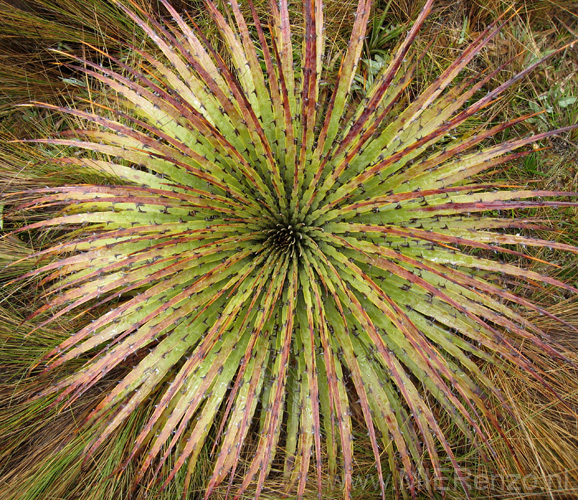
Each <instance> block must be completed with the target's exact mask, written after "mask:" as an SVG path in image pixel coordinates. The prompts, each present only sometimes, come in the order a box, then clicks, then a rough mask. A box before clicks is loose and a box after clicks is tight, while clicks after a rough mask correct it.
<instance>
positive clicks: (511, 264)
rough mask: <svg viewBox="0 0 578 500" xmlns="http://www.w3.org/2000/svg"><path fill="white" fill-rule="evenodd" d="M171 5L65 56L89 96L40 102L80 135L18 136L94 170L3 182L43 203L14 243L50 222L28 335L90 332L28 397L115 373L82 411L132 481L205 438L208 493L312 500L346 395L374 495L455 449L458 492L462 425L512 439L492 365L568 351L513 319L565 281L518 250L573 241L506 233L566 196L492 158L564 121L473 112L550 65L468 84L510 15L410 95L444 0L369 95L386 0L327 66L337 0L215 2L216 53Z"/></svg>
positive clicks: (406, 488)
mask: <svg viewBox="0 0 578 500" xmlns="http://www.w3.org/2000/svg"><path fill="white" fill-rule="evenodd" d="M161 1H162V5H163V8H164V11H163V12H164V17H163V18H156V17H155V16H153V15H150V14H148V13H147V11H145V10H143V9H142V8H141V7H139V5H137V4H136V3H132V2H129V1H126V2H125V1H119V2H116V5H117V7H118V9H119V12H121V13H122V15H123V16H125V17H126V19H130V20H132V22H133V23H134V25H135V30H136V33H138V34H139V36H141V35H142V37H143V38H147V39H148V42H147V44H146V45H143V46H144V47H146V48H142V47H143V46H137V44H133V45H127V47H126V50H125V51H124V52H123V53H121V54H107V53H106V51H101V50H100V49H98V48H96V47H93V46H91V47H90V49H91V51H92V53H98V52H100V54H101V59H100V61H99V62H94V60H92V59H90V58H81V57H77V56H74V55H67V54H65V53H64V52H58V56H59V57H69V59H70V62H69V63H67V68H68V71H69V72H71V73H72V74H77V75H84V76H85V79H86V81H88V82H90V83H89V85H88V88H87V89H86V93H87V96H89V97H88V98H87V99H86V100H84V101H83V100H82V99H78V100H76V101H75V102H73V103H71V104H70V105H69V106H64V105H55V104H48V103H41V102H34V103H32V104H31V106H35V107H37V108H41V109H45V110H48V111H49V112H51V113H56V114H60V115H62V116H68V117H69V122H68V123H75V126H72V127H70V128H69V129H68V130H65V131H55V133H54V134H52V135H50V136H48V137H42V138H38V137H35V138H28V139H25V140H26V141H29V142H33V143H34V144H36V145H41V146H39V147H44V148H49V149H51V150H52V151H54V153H53V155H52V156H53V158H52V160H51V161H52V162H53V163H54V164H57V165H61V166H62V167H63V168H69V169H70V168H71V167H73V168H74V169H75V170H76V171H77V172H78V171H80V172H86V175H87V177H89V176H90V178H94V179H97V181H95V182H94V183H81V184H66V185H64V184H63V185H61V186H56V187H55V186H49V187H45V188H36V189H32V190H28V191H26V192H19V193H16V194H13V195H11V196H7V201H6V203H7V208H6V214H7V218H10V217H15V216H16V215H18V216H19V217H21V218H24V219H26V217H28V215H27V214H30V215H29V216H30V217H32V216H35V217H37V218H38V219H37V220H36V221H28V222H27V223H26V224H23V225H22V226H21V227H19V228H13V229H12V230H11V236H10V237H11V238H15V237H18V236H19V235H20V234H24V233H26V234H32V235H34V234H38V235H42V239H41V245H42V247H41V248H35V251H34V253H32V254H31V255H27V256H25V257H24V258H23V259H20V260H19V262H23V261H27V262H33V263H34V266H33V268H32V269H31V270H30V271H28V272H25V273H24V274H23V275H22V276H21V277H20V280H21V281H22V282H26V281H27V280H32V279H36V283H37V285H38V289H39V290H40V291H41V293H40V298H39V299H38V300H40V301H41V305H40V306H38V307H37V309H36V311H35V312H34V314H33V315H31V316H30V317H29V318H28V319H27V321H26V322H25V323H24V325H33V326H30V327H29V332H28V333H27V335H28V336H29V337H30V338H34V335H36V334H37V332H39V331H42V330H43V329H46V328H51V327H54V326H55V325H57V324H58V322H59V321H61V320H65V319H67V318H68V319H70V318H73V319H74V321H73V322H72V323H73V324H78V323H81V326H80V327H78V328H76V329H75V330H73V331H70V332H68V333H69V335H68V336H67V337H66V338H65V339H63V340H60V341H59V342H58V345H56V346H55V347H54V348H53V349H51V350H50V351H49V352H45V353H44V355H43V356H42V357H41V359H40V360H39V361H38V363H37V364H35V365H34V366H32V367H30V370H31V373H32V372H33V373H38V372H43V373H47V374H48V375H50V374H51V373H58V374H59V375H58V376H57V377H55V378H54V380H53V383H51V384H50V385H47V386H45V387H40V388H39V389H38V391H37V392H38V393H37V394H36V395H35V396H34V397H35V398H36V400H41V399H43V398H44V399H46V400H50V401H51V404H52V405H54V406H55V407H56V408H60V409H62V408H69V407H73V406H74V405H75V404H77V402H78V401H80V400H82V398H83V397H84V396H85V395H86V394H89V393H90V394H94V390H95V389H98V388H101V389H102V388H103V387H104V389H102V391H103V392H102V393H101V394H100V395H99V396H98V397H97V398H96V400H94V395H93V396H92V397H93V400H94V401H95V402H94V404H93V405H92V406H91V407H90V408H89V410H87V411H86V412H85V414H84V415H83V418H82V422H78V428H79V432H80V433H81V434H82V433H85V434H84V435H90V436H91V439H87V440H86V442H85V443H83V450H82V457H83V460H84V463H85V464H86V463H89V462H90V460H91V457H94V456H96V455H98V453H100V450H102V449H103V447H105V446H106V445H107V443H109V442H110V441H111V440H114V439H117V437H118V435H119V434H120V433H123V432H126V430H125V429H128V428H130V432H132V433H133V434H132V436H133V437H132V438H131V439H130V440H128V441H127V442H129V446H127V447H126V448H125V449H124V450H123V453H122V454H121V457H120V458H119V461H118V463H117V464H116V466H117V467H116V469H114V470H113V471H109V474H112V475H113V476H114V477H117V478H118V477H123V475H127V476H130V481H128V482H129V483H130V486H126V488H128V489H127V490H126V491H129V490H130V491H132V495H134V497H135V498H140V496H144V495H145V492H151V491H160V489H161V488H162V487H167V486H169V485H171V484H173V482H174V481H175V477H176V476H177V475H182V474H183V471H185V476H184V480H183V481H182V484H181V483H179V484H180V486H179V488H180V489H179V491H180V492H181V493H182V494H183V495H186V494H187V491H188V490H189V489H190V485H189V482H190V480H191V478H192V477H194V475H195V474H196V472H195V471H196V469H197V467H198V466H199V463H200V458H199V457H201V456H203V457H204V458H203V461H204V462H203V463H204V464H206V463H207V460H208V463H209V464H210V466H209V467H208V468H209V469H210V472H209V473H208V474H209V475H208V479H207V484H206V487H205V488H204V491H203V495H201V496H204V497H205V498H208V497H210V496H211V495H212V494H213V493H214V491H215V490H216V488H218V487H219V485H221V483H223V482H224V481H227V482H228V488H227V489H228V493H230V495H231V497H233V496H240V495H243V494H244V493H245V492H247V491H248V489H249V488H250V491H251V492H252V493H251V495H252V496H255V497H259V495H260V494H261V493H262V490H263V488H264V486H265V485H266V479H267V478H268V476H270V477H274V478H277V481H279V480H280V479H279V478H281V481H282V484H283V489H284V491H285V492H287V493H291V492H292V493H294V494H296V495H297V497H299V498H301V497H303V495H304V494H305V491H306V488H310V487H311V484H312V483H313V484H314V485H317V486H315V489H317V491H318V495H319V497H320V498H321V497H322V496H323V494H324V493H323V488H324V487H325V486H324V484H322V483H323V481H322V477H325V475H329V477H336V476H337V475H340V474H341V475H342V477H343V483H342V484H343V494H344V496H345V498H349V496H350V492H351V484H352V468H353V462H354V459H355V456H354V446H353V444H354V443H353V436H352V434H353V426H354V423H353V418H354V416H353V415H352V413H355V414H356V415H357V416H356V417H355V418H357V419H358V420H360V421H361V422H362V424H363V426H364V427H365V429H366V431H367V433H368V436H369V441H368V442H369V443H371V448H372V452H373V455H374V457H375V464H376V465H375V466H376V469H377V475H378V477H379V478H380V484H381V489H382V495H384V496H385V495H386V494H388V491H387V488H389V487H391V484H393V485H394V487H395V490H396V491H397V492H398V493H400V492H407V493H408V495H410V496H415V495H417V494H418V491H419V490H420V488H425V489H430V491H433V488H434V487H435V485H436V484H439V483H440V482H442V481H443V476H442V474H441V473H440V470H441V469H442V467H443V466H444V464H448V463H449V464H450V465H451V467H453V468H455V471H456V474H457V475H458V477H459V478H460V480H461V481H462V482H463V488H464V490H465V494H466V495H467V494H468V485H467V483H466V481H465V480H464V479H463V478H462V476H461V474H460V464H459V460H458V458H457V457H456V456H455V448H454V447H455V445H456V443H457V442H458V441H459V442H462V443H463V442H467V443H470V444H471V446H473V447H478V448H479V449H480V450H481V453H482V455H483V456H485V457H487V459H488V460H491V457H492V455H493V452H494V451H493V447H492V442H491V438H490V436H491V435H493V434H495V433H496V432H497V433H501V434H502V435H503V438H504V440H505V442H508V440H507V436H506V435H505V434H504V433H503V431H502V427H501V425H502V424H501V421H500V419H499V418H498V416H496V415H494V413H493V412H492V410H491V409H490V408H489V407H488V405H487V404H486V399H487V396H488V395H492V397H495V398H497V399H498V400H499V399H500V393H499V391H497V389H496V387H495V385H494V382H493V381H492V380H491V379H490V378H489V377H488V376H487V375H486V374H485V371H484V370H483V368H482V367H483V366H484V365H486V364H489V365H496V366H500V367H504V366H506V367H507V366H511V367H512V368H513V369H520V370H523V371H525V372H526V373H530V374H531V375H532V376H533V377H535V379H536V380H538V381H539V382H540V383H541V384H544V386H546V387H548V384H549V383H550V382H549V380H550V375H549V374H548V373H547V372H546V371H545V370H544V364H543V363H542V358H541V356H540V355H538V354H536V353H537V352H538V351H540V352H541V355H542V356H545V357H548V358H554V359H560V360H562V361H564V360H565V359H566V358H565V356H564V354H563V353H562V352H561V351H560V349H558V348H557V347H556V345H554V344H553V343H552V342H551V341H549V340H548V339H547V336H546V335H545V333H544V332H543V331H542V330H541V329H540V328H539V327H538V326H536V325H535V324H533V323H531V322H530V321H529V320H528V319H527V318H526V314H525V313H527V312H529V313H540V314H542V315H546V316H550V317H553V316H552V315H551V313H549V312H548V311H546V310H545V309H543V308H541V307H540V306H538V305H535V304H533V303H532V302H531V301H530V300H529V299H528V298H527V297H526V296H525V295H524V294H517V293H516V292H515V291H514V290H513V288H512V287H509V286H508V283H512V282H513V283H524V284H526V285H527V286H530V287H532V286H533V285H535V284H540V283H547V284H549V285H552V286H554V287H559V288H560V289H564V290H566V291H570V292H575V291H576V290H575V289H574V288H573V287H572V286H570V285H568V284H565V283H563V282H561V281H558V280H556V279H554V278H551V277H548V276H543V275H541V274H538V273H537V272H535V271H532V270H529V269H527V268H525V267H524V266H523V265H518V264H517V262H524V259H531V258H532V257H530V256H528V255H526V252H525V250H524V249H523V247H524V246H534V247H550V248H555V249H559V250H563V251H569V252H576V249H575V248H574V247H572V246H569V245H566V244H562V243H554V242H551V241H547V240H542V239H538V238H535V237H531V236H530V235H528V234H527V233H526V232H524V234H523V235H520V234H517V233H519V232H521V229H524V231H526V230H532V229H537V228H538V223H536V222H533V219H532V216H531V214H528V213H527V212H526V209H533V208H540V207H564V206H570V205H574V203H573V202H572V200H568V198H564V197H566V196H568V195H569V193H564V192H555V191H537V190H531V189H524V188H520V187H517V186H513V185H504V184H503V183H502V184H501V183H499V182H491V180H488V179H489V176H488V175H484V177H480V174H486V173H488V172H491V171H494V170H496V169H497V168H498V167H501V166H503V165H505V164H507V163H508V162H513V161H515V160H517V159H518V158H521V157H523V156H524V155H526V154H527V153H528V148H527V146H528V145H531V144H532V143H535V142H537V141H539V140H541V139H544V138H546V137H549V136H551V135H553V134H556V133H560V132H563V130H562V131H552V132H546V133H542V134H540V135H536V136H533V137H523V138H511V139H509V140H507V141H506V142H502V143H499V142H498V141H496V142H494V143H493V144H492V145H488V140H489V139H491V138H493V137H495V136H497V135H499V134H502V133H503V132H504V131H506V130H507V129H509V128H510V127H512V126H514V125H516V124H517V123H519V122H521V121H522V120H524V119H525V118H527V117H520V118H519V119H516V120H513V121H510V122H508V123H501V124H498V125H495V126H493V127H491V128H487V129H484V128H480V127H472V126H470V127H467V126H465V125H466V124H467V123H469V122H468V119H469V118H471V117H473V116H475V115H477V114H478V113H479V112H480V111H481V110H483V109H484V108H486V107H488V106H490V105H491V104H492V103H494V102H495V101H496V100H497V99H499V98H500V95H501V94H502V93H503V92H504V91H505V90H506V89H508V88H509V87H510V86H511V85H513V84H515V83H516V82H518V81H519V80H521V79H522V78H523V77H525V76H526V75H527V74H528V73H529V72H530V71H531V70H532V69H533V68H534V67H535V66H536V65H537V64H539V63H536V64H534V65H532V66H530V67H528V68H527V69H526V70H524V71H523V72H522V73H520V74H517V75H515V76H514V77H512V78H511V79H509V80H508V81H506V82H505V83H503V84H499V85H494V84H493V82H494V78H495V76H496V74H497V73H498V72H499V71H500V69H501V68H497V69H496V70H495V71H493V72H486V73H482V74H479V75H475V76H473V77H471V76H468V77H463V74H464V71H465V70H466V69H467V68H468V65H469V64H470V63H471V62H472V60H473V59H474V58H475V57H476V56H477V55H478V54H479V53H480V51H481V50H482V49H483V48H484V47H485V46H486V44H487V43H488V42H489V41H490V40H491V39H492V38H493V37H494V36H495V35H496V33H498V32H499V30H500V27H501V23H502V22H503V21H502V20H498V21H496V22H495V23H494V24H492V25H491V26H489V27H488V28H487V29H486V30H485V31H484V32H482V33H481V34H480V35H479V37H478V38H477V39H476V40H475V41H474V42H473V43H472V44H471V45H470V46H468V47H467V48H466V49H465V50H463V52H462V53H461V54H460V55H459V56H458V57H457V58H456V59H455V60H454V61H453V62H451V64H449V66H448V67H447V68H446V69H445V70H443V71H442V72H441V74H440V75H439V76H438V77H437V78H435V80H434V81H433V82H432V83H431V84H430V85H429V86H427V88H425V90H423V91H421V92H419V93H416V92H415V88H414V86H413V84H412V82H413V76H414V74H415V71H416V68H417V67H418V65H419V62H420V56H419V54H415V53H413V51H412V46H413V42H414V40H415V38H416V36H417V34H418V31H419V30H420V28H421V27H422V25H423V23H424V21H425V20H426V17H427V15H428V12H429V11H430V9H431V5H432V1H431V0H428V1H427V2H426V4H425V6H424V8H423V10H422V12H421V13H420V14H419V17H418V18H417V19H416V21H415V22H414V23H413V25H412V26H411V28H410V29H409V31H408V33H407V34H406V36H405V38H404V39H403V41H402V42H401V43H400V45H399V46H398V47H397V49H396V50H395V51H394V52H393V53H392V54H391V56H390V58H389V60H388V62H387V64H385V65H384V67H383V69H382V70H381V72H380V73H379V75H377V76H376V77H375V79H374V81H373V83H372V84H371V85H370V86H369V88H368V89H367V91H366V93H365V94H364V95H362V96H360V95H359V94H358V93H353V92H352V91H351V86H352V82H353V81H354V77H355V75H356V69H357V66H358V63H359V61H360V57H361V51H362V49H363V44H364V37H365V34H366V29H367V25H368V20H369V16H370V14H371V12H372V8H371V7H372V6H371V1H370V0H360V1H359V3H358V6H357V10H356V15H355V20H354V23H353V27H352V32H351V39H350V41H349V45H348V47H347V50H346V51H345V53H344V54H343V58H342V60H341V62H340V67H339V73H338V75H337V77H336V79H335V80H334V81H331V80H330V76H329V73H328V69H327V68H328V67H329V65H328V64H327V56H326V49H325V46H326V40H325V35H324V19H323V16H324V8H323V4H322V2H321V0H303V2H302V18H303V20H304V24H303V27H302V28H301V27H299V29H296V27H295V26H294V25H293V24H292V16H291V15H290V11H289V6H288V2H287V0H280V1H279V2H274V1H272V2H271V3H270V15H269V18H268V19H263V18H262V16H261V17H260V16H259V15H258V14H257V10H256V8H255V7H254V6H253V4H252V2H251V1H250V0H248V1H247V2H246V3H243V5H241V4H240V3H239V2H238V1H237V0H231V1H230V2H228V5H227V6H225V7H224V8H221V6H220V5H218V4H216V3H213V2H212V1H211V0H207V1H206V2H205V3H204V6H205V8H206V9H207V11H208V13H209V14H210V15H211V16H212V20H213V22H214V23H215V25H216V26H217V28H218V31H219V33H220V36H221V39H222V40H221V43H220V45H219V47H220V48H219V50H217V49H216V48H215V47H214V45H213V43H212V42H210V41H209V40H207V38H206V37H205V36H204V34H203V30H202V29H200V28H199V27H198V26H197V25H196V24H195V23H194V22H193V20H192V19H191V18H190V17H188V16H186V15H185V14H184V13H179V12H178V11H177V10H175V8H173V7H172V6H171V5H170V4H169V3H168V2H167V1H165V0H161ZM300 5H301V4H300ZM137 38H138V37H137ZM151 47H152V48H151ZM408 97H411V100H410V99H408ZM512 137H513V136H512ZM512 214H514V216H512ZM520 214H522V215H520ZM510 257H511V258H510ZM13 282H16V281H14V280H13ZM560 321H561V320H560ZM527 346H533V350H532V349H527ZM66 367H72V368H68V369H65V368H66ZM353 410H355V411H353ZM137 412H140V413H139V415H140V416H139V418H138V419H136V420H135V418H133V417H134V415H135V414H136V413H137ZM447 418H449V419H450V420H451V422H452V425H453V426H454V432H457V434H459V436H460V437H459V439H456V437H455V435H453V436H451V437H448V436H447V435H446V433H445V431H444V428H443V427H442V425H441V424H440V422H441V421H442V420H444V419H447ZM86 429H91V431H90V433H89V434H86V432H87V431H86ZM512 453H514V454H515V450H514V448H513V447H512ZM207 457H208V459H207ZM206 467H207V466H206V465H205V468H206ZM385 470H387V472H388V473H391V474H393V475H394V476H395V481H394V482H393V483H390V484H389V486H386V482H385V480H384V476H385V473H386V472H385ZM129 471H130V474H129ZM119 481H120V480H119ZM224 484H227V483H224ZM123 487H124V486H123Z"/></svg>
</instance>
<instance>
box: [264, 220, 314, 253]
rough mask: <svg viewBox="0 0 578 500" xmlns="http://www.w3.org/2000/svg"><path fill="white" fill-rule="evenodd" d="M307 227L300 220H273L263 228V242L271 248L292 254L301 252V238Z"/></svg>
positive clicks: (304, 234) (306, 231) (305, 233)
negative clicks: (273, 221)
mask: <svg viewBox="0 0 578 500" xmlns="http://www.w3.org/2000/svg"><path fill="white" fill-rule="evenodd" d="M307 233H308V228H307V227H306V226H305V224H303V223H302V222H294V221H280V222H275V223H273V224H271V225H270V226H268V227H267V228H265V229H264V230H263V236H264V237H265V239H264V242H263V244H264V245H265V246H266V247H267V248H268V249H271V250H274V251H277V252H280V253H283V254H288V255H289V256H292V255H295V254H297V255H299V254H301V253H302V245H303V244H304V241H303V238H304V237H305V236H306V235H307Z"/></svg>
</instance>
